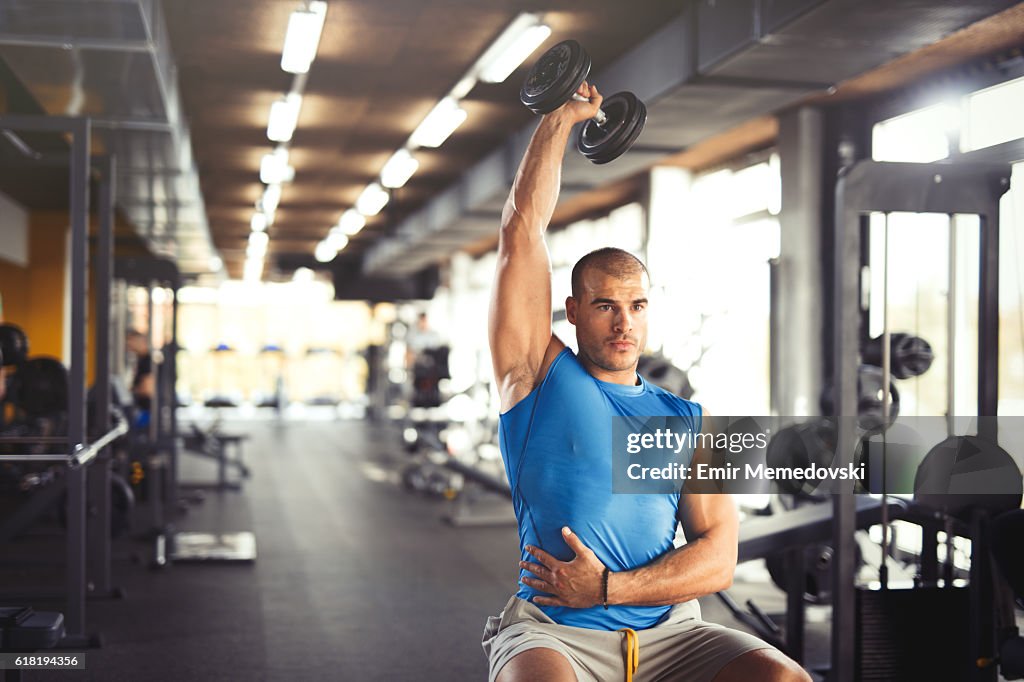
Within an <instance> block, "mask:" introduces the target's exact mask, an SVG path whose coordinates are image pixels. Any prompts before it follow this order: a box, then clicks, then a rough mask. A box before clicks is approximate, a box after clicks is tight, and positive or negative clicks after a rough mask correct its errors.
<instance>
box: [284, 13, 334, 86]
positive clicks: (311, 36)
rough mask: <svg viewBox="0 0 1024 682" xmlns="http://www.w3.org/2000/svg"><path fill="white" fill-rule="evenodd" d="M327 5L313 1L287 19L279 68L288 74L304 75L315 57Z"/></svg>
mask: <svg viewBox="0 0 1024 682" xmlns="http://www.w3.org/2000/svg"><path fill="white" fill-rule="evenodd" d="M326 14H327V3H326V2H322V1H320V0H314V1H313V2H311V3H309V6H308V8H306V9H299V10H295V11H294V12H292V15H291V16H290V17H289V18H288V33H287V34H285V37H284V50H282V52H281V68H282V69H284V70H285V71H287V72H288V73H306V72H307V71H309V65H310V64H312V63H313V58H314V57H316V48H317V45H319V43H320V32H321V31H322V30H323V27H324V17H325V15H326Z"/></svg>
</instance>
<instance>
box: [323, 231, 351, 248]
mask: <svg viewBox="0 0 1024 682" xmlns="http://www.w3.org/2000/svg"><path fill="white" fill-rule="evenodd" d="M324 241H325V242H326V243H327V244H328V245H329V246H330V247H331V248H332V249H334V252H335V253H337V252H338V251H341V250H342V249H344V248H345V247H346V246H348V236H347V235H346V234H345V233H344V232H342V231H341V229H340V228H337V227H335V228H332V229H331V231H330V232H328V233H327V238H326V239H324Z"/></svg>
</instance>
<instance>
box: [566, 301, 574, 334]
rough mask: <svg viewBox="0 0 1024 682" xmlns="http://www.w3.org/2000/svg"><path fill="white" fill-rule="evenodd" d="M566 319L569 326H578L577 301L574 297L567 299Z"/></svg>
mask: <svg viewBox="0 0 1024 682" xmlns="http://www.w3.org/2000/svg"><path fill="white" fill-rule="evenodd" d="M565 319H566V320H568V321H569V324H571V325H573V326H574V327H575V326H576V299H575V298H573V297H572V296H566V297H565Z"/></svg>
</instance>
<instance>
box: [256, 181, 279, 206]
mask: <svg viewBox="0 0 1024 682" xmlns="http://www.w3.org/2000/svg"><path fill="white" fill-rule="evenodd" d="M280 203H281V184H280V183H276V182H275V183H274V184H271V185H267V188H266V189H265V190H263V197H262V198H261V199H260V210H261V211H263V212H264V213H273V212H274V211H276V210H277V205H278V204H280Z"/></svg>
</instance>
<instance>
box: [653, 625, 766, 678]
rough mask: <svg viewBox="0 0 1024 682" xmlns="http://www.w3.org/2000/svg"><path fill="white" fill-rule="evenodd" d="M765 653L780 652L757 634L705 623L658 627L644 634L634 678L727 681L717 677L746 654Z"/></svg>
mask: <svg viewBox="0 0 1024 682" xmlns="http://www.w3.org/2000/svg"><path fill="white" fill-rule="evenodd" d="M761 651H765V652H776V653H778V650H777V649H775V648H773V647H772V646H771V645H770V644H768V643H766V642H765V641H763V640H761V639H759V638H757V637H755V636H753V635H750V634H747V633H746V632H741V631H739V630H734V629H732V628H727V627H724V626H721V625H717V624H714V623H708V622H705V621H699V620H698V621H693V622H690V623H684V624H681V625H679V626H675V627H657V628H654V629H652V630H644V631H641V632H640V668H639V670H638V671H637V676H636V677H635V678H634V679H636V680H637V682H675V681H676V680H679V681H683V680H685V682H724V679H725V678H723V679H719V678H717V677H716V676H717V675H718V674H719V673H720V672H722V671H723V669H725V668H726V667H727V666H729V665H730V664H731V663H733V662H734V661H736V660H738V659H739V658H741V657H743V656H744V655H745V654H750V653H751V652H761ZM779 655H780V656H781V654H779ZM737 679H740V678H737ZM746 679H747V680H753V679H757V680H761V679H770V678H760V677H749V678H746Z"/></svg>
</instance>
